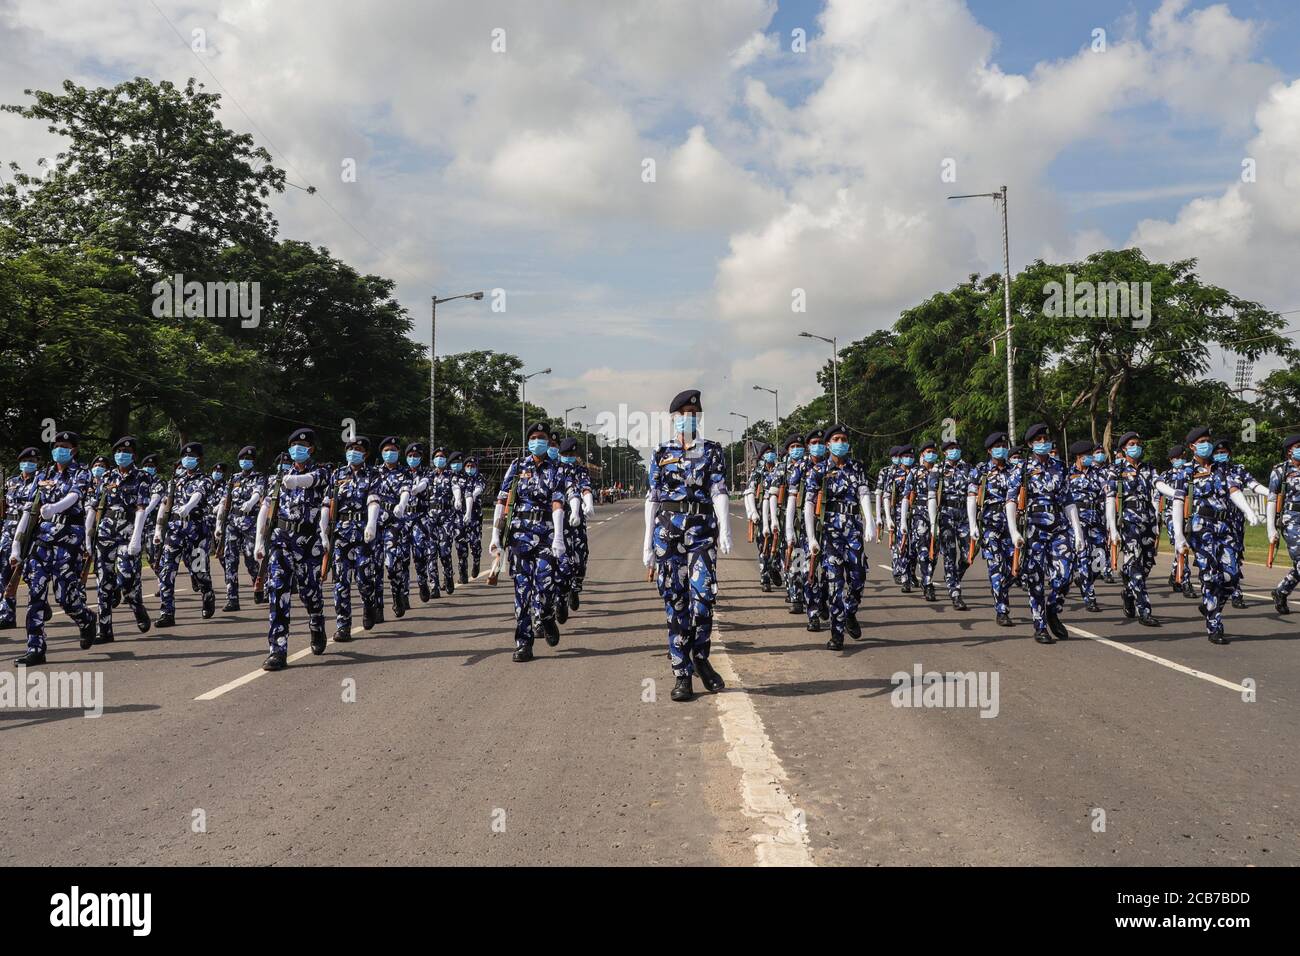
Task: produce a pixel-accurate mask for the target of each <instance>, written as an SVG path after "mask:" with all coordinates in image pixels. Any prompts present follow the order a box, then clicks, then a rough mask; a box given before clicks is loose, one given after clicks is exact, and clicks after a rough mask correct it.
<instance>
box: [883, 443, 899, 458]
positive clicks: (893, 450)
mask: <svg viewBox="0 0 1300 956" xmlns="http://www.w3.org/2000/svg"><path fill="white" fill-rule="evenodd" d="M885 456H886V457H888V458H897V457H898V446H897V445H890V446H889V451H887V452H885Z"/></svg>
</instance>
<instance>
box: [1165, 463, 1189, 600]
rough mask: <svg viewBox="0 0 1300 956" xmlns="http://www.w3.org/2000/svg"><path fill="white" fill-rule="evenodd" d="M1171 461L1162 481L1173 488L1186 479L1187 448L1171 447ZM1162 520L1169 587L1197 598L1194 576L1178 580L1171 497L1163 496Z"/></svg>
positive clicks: (1185, 575) (1185, 576)
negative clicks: (1166, 542) (1167, 547)
mask: <svg viewBox="0 0 1300 956" xmlns="http://www.w3.org/2000/svg"><path fill="white" fill-rule="evenodd" d="M1165 457H1166V458H1168V459H1169V468H1168V469H1166V470H1165V471H1163V472H1161V474H1160V480H1161V481H1163V482H1164V483H1165V484H1166V485H1168V486H1169V487H1171V488H1173V487H1176V486H1177V484H1178V479H1180V478H1185V477H1186V473H1187V467H1188V459H1187V446H1186V445H1171V446H1170V447H1169V453H1168V454H1167V455H1166V456H1165ZM1160 517H1161V520H1163V521H1164V524H1165V534H1166V536H1167V537H1168V540H1169V553H1170V555H1171V557H1170V559H1169V587H1170V589H1171V590H1172V591H1173V592H1174V593H1175V594H1178V593H1180V592H1181V593H1182V595H1183V596H1184V597H1195V596H1196V590H1195V589H1194V588H1193V587H1192V576H1191V575H1190V574H1184V575H1183V580H1182V582H1181V583H1179V581H1178V580H1177V579H1176V574H1177V572H1178V557H1179V555H1178V548H1176V547H1175V546H1174V499H1173V498H1172V497H1170V496H1169V495H1163V496H1162V500H1161V515H1160Z"/></svg>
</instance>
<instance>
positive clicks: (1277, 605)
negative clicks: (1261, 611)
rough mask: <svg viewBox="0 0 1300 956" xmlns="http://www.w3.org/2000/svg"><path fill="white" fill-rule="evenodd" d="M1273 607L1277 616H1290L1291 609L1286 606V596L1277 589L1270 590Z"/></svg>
mask: <svg viewBox="0 0 1300 956" xmlns="http://www.w3.org/2000/svg"><path fill="white" fill-rule="evenodd" d="M1271 593H1272V597H1273V607H1274V609H1275V610H1276V611H1277V613H1278V614H1290V613H1291V609H1290V608H1289V607H1287V606H1286V595H1285V594H1283V593H1282V592H1281V591H1280V590H1278V589H1277V588H1274V589H1273V590H1272V592H1271Z"/></svg>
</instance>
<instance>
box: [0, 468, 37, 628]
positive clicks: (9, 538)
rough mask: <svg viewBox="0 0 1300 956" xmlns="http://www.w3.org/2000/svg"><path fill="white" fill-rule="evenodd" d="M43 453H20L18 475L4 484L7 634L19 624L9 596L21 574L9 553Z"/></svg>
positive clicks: (2, 622) (0, 604)
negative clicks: (11, 580)
mask: <svg viewBox="0 0 1300 956" xmlns="http://www.w3.org/2000/svg"><path fill="white" fill-rule="evenodd" d="M40 457H41V453H40V452H39V451H38V450H37V449H36V448H34V447H27V448H24V449H23V450H22V451H20V452H19V453H18V474H16V475H13V476H11V477H10V478H9V479H8V480H6V481H5V485H4V502H3V509H4V510H3V513H2V514H0V562H3V563H2V564H0V631H7V630H10V629H11V628H14V627H17V625H18V608H17V605H16V603H15V601H14V599H13V598H11V597H10V596H9V595H8V593H7V592H8V590H9V581H10V578H11V577H12V576H13V575H14V574H17V573H18V570H17V568H16V567H15V566H14V565H11V564H10V563H9V550H10V549H11V548H12V547H13V545H14V536H15V532H16V531H17V530H18V521H19V519H20V518H21V517H22V510H23V502H25V501H31V499H32V493H33V492H34V491H35V490H36V471H37V469H38V468H40V465H39V464H38V462H39V460H40Z"/></svg>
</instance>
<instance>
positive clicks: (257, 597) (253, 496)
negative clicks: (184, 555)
mask: <svg viewBox="0 0 1300 956" xmlns="http://www.w3.org/2000/svg"><path fill="white" fill-rule="evenodd" d="M236 460H237V461H238V464H239V471H238V473H237V474H235V476H234V477H233V478H231V479H230V484H229V486H228V487H227V488H226V490H225V492H223V494H222V495H221V499H220V503H219V504H218V507H217V531H216V536H215V538H214V542H215V543H216V545H217V548H218V554H219V555H220V557H221V569H222V571H223V572H224V574H225V578H226V603H225V606H224V607H223V608H222V610H223V611H238V610H239V561H240V559H241V558H242V559H243V561H244V568H245V569H246V570H247V571H248V579H249V581H256V580H257V562H255V561H254V560H253V548H254V546H255V545H256V544H257V511H258V507H259V506H260V505H261V502H262V499H263V498H264V497H265V496H266V482H267V478H266V476H265V475H264V474H262V473H261V472H260V471H258V470H257V449H256V448H254V447H253V446H252V445H245V446H244V447H243V448H241V449H239V456H238V458H237V459H236ZM265 600H266V595H265V593H264V592H262V593H254V594H253V603H255V604H261V603H262V602H263V601H265Z"/></svg>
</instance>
